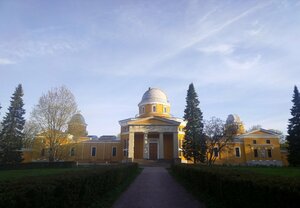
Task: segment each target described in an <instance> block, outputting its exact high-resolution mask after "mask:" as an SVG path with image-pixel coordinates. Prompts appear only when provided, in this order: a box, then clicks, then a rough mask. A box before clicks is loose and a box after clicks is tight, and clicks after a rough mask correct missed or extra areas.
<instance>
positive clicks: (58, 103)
mask: <svg viewBox="0 0 300 208" xmlns="http://www.w3.org/2000/svg"><path fill="white" fill-rule="evenodd" d="M76 112H77V104H76V101H75V97H74V95H73V94H72V92H71V91H70V90H68V89H67V88H66V87H64V86H62V87H59V88H54V89H51V90H50V91H48V93H47V94H44V95H42V97H41V98H40V99H39V102H38V104H37V105H36V106H35V107H34V109H33V111H32V113H31V119H32V122H34V123H36V124H38V129H41V131H42V133H41V134H40V135H41V136H42V137H44V140H45V141H44V142H43V145H44V148H45V149H47V150H48V156H49V157H48V159H49V161H50V162H53V161H55V160H57V159H59V151H60V148H61V145H62V144H63V143H64V142H65V141H66V137H67V134H66V133H65V131H66V129H67V122H68V121H69V120H70V118H71V116H72V115H73V114H75V113H76Z"/></svg>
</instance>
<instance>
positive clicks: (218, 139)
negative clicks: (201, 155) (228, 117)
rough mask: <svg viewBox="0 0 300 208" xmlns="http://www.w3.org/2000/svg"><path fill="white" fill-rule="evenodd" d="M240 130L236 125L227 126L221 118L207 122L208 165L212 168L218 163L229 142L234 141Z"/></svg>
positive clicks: (205, 129)
mask: <svg viewBox="0 0 300 208" xmlns="http://www.w3.org/2000/svg"><path fill="white" fill-rule="evenodd" d="M237 130H238V126H237V125H236V124H228V125H225V123H224V121H223V120H221V119H220V118H216V117H212V118H211V119H210V120H207V121H205V125H204V133H205V136H206V145H207V154H206V163H207V165H208V166H211V165H213V164H214V162H215V161H216V159H217V157H218V156H219V155H220V153H221V152H222V150H223V149H224V147H226V146H227V144H228V142H230V141H232V140H233V138H234V135H236V132H237Z"/></svg>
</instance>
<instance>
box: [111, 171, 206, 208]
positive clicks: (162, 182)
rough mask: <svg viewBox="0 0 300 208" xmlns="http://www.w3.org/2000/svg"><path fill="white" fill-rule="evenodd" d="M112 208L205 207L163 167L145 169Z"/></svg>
mask: <svg viewBox="0 0 300 208" xmlns="http://www.w3.org/2000/svg"><path fill="white" fill-rule="evenodd" d="M113 207H114V208H121V207H122V208H125V207H126V208H127V207H128V208H129V207H130V208H181V207H189V208H196V207H201V208H204V207H205V206H204V205H203V204H202V203H200V202H198V201H197V200H196V199H194V198H193V196H192V195H190V194H189V193H188V192H187V191H186V190H185V189H184V188H183V187H182V186H181V185H180V184H178V183H177V182H176V181H175V180H174V179H173V177H172V176H170V174H169V173H168V172H167V170H166V169H165V168H163V167H145V168H144V169H143V171H142V173H141V174H140V175H139V176H138V177H137V178H136V179H135V181H134V182H133V183H132V184H131V185H130V186H129V188H128V189H127V191H125V192H124V193H123V194H122V195H121V197H120V198H119V199H118V200H117V201H116V202H115V204H114V206H113Z"/></svg>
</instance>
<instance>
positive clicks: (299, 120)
mask: <svg viewBox="0 0 300 208" xmlns="http://www.w3.org/2000/svg"><path fill="white" fill-rule="evenodd" d="M292 102H293V107H292V109H291V115H292V118H290V119H289V124H288V136H287V138H286V140H287V142H288V161H289V163H290V165H292V166H300V95H299V91H298V88H297V86H295V87H294V95H293V100H292Z"/></svg>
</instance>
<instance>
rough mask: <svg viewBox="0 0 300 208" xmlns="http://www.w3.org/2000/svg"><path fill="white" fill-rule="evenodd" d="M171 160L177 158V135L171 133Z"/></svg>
mask: <svg viewBox="0 0 300 208" xmlns="http://www.w3.org/2000/svg"><path fill="white" fill-rule="evenodd" d="M173 158H174V159H175V158H178V133H177V132H174V133H173Z"/></svg>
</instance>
